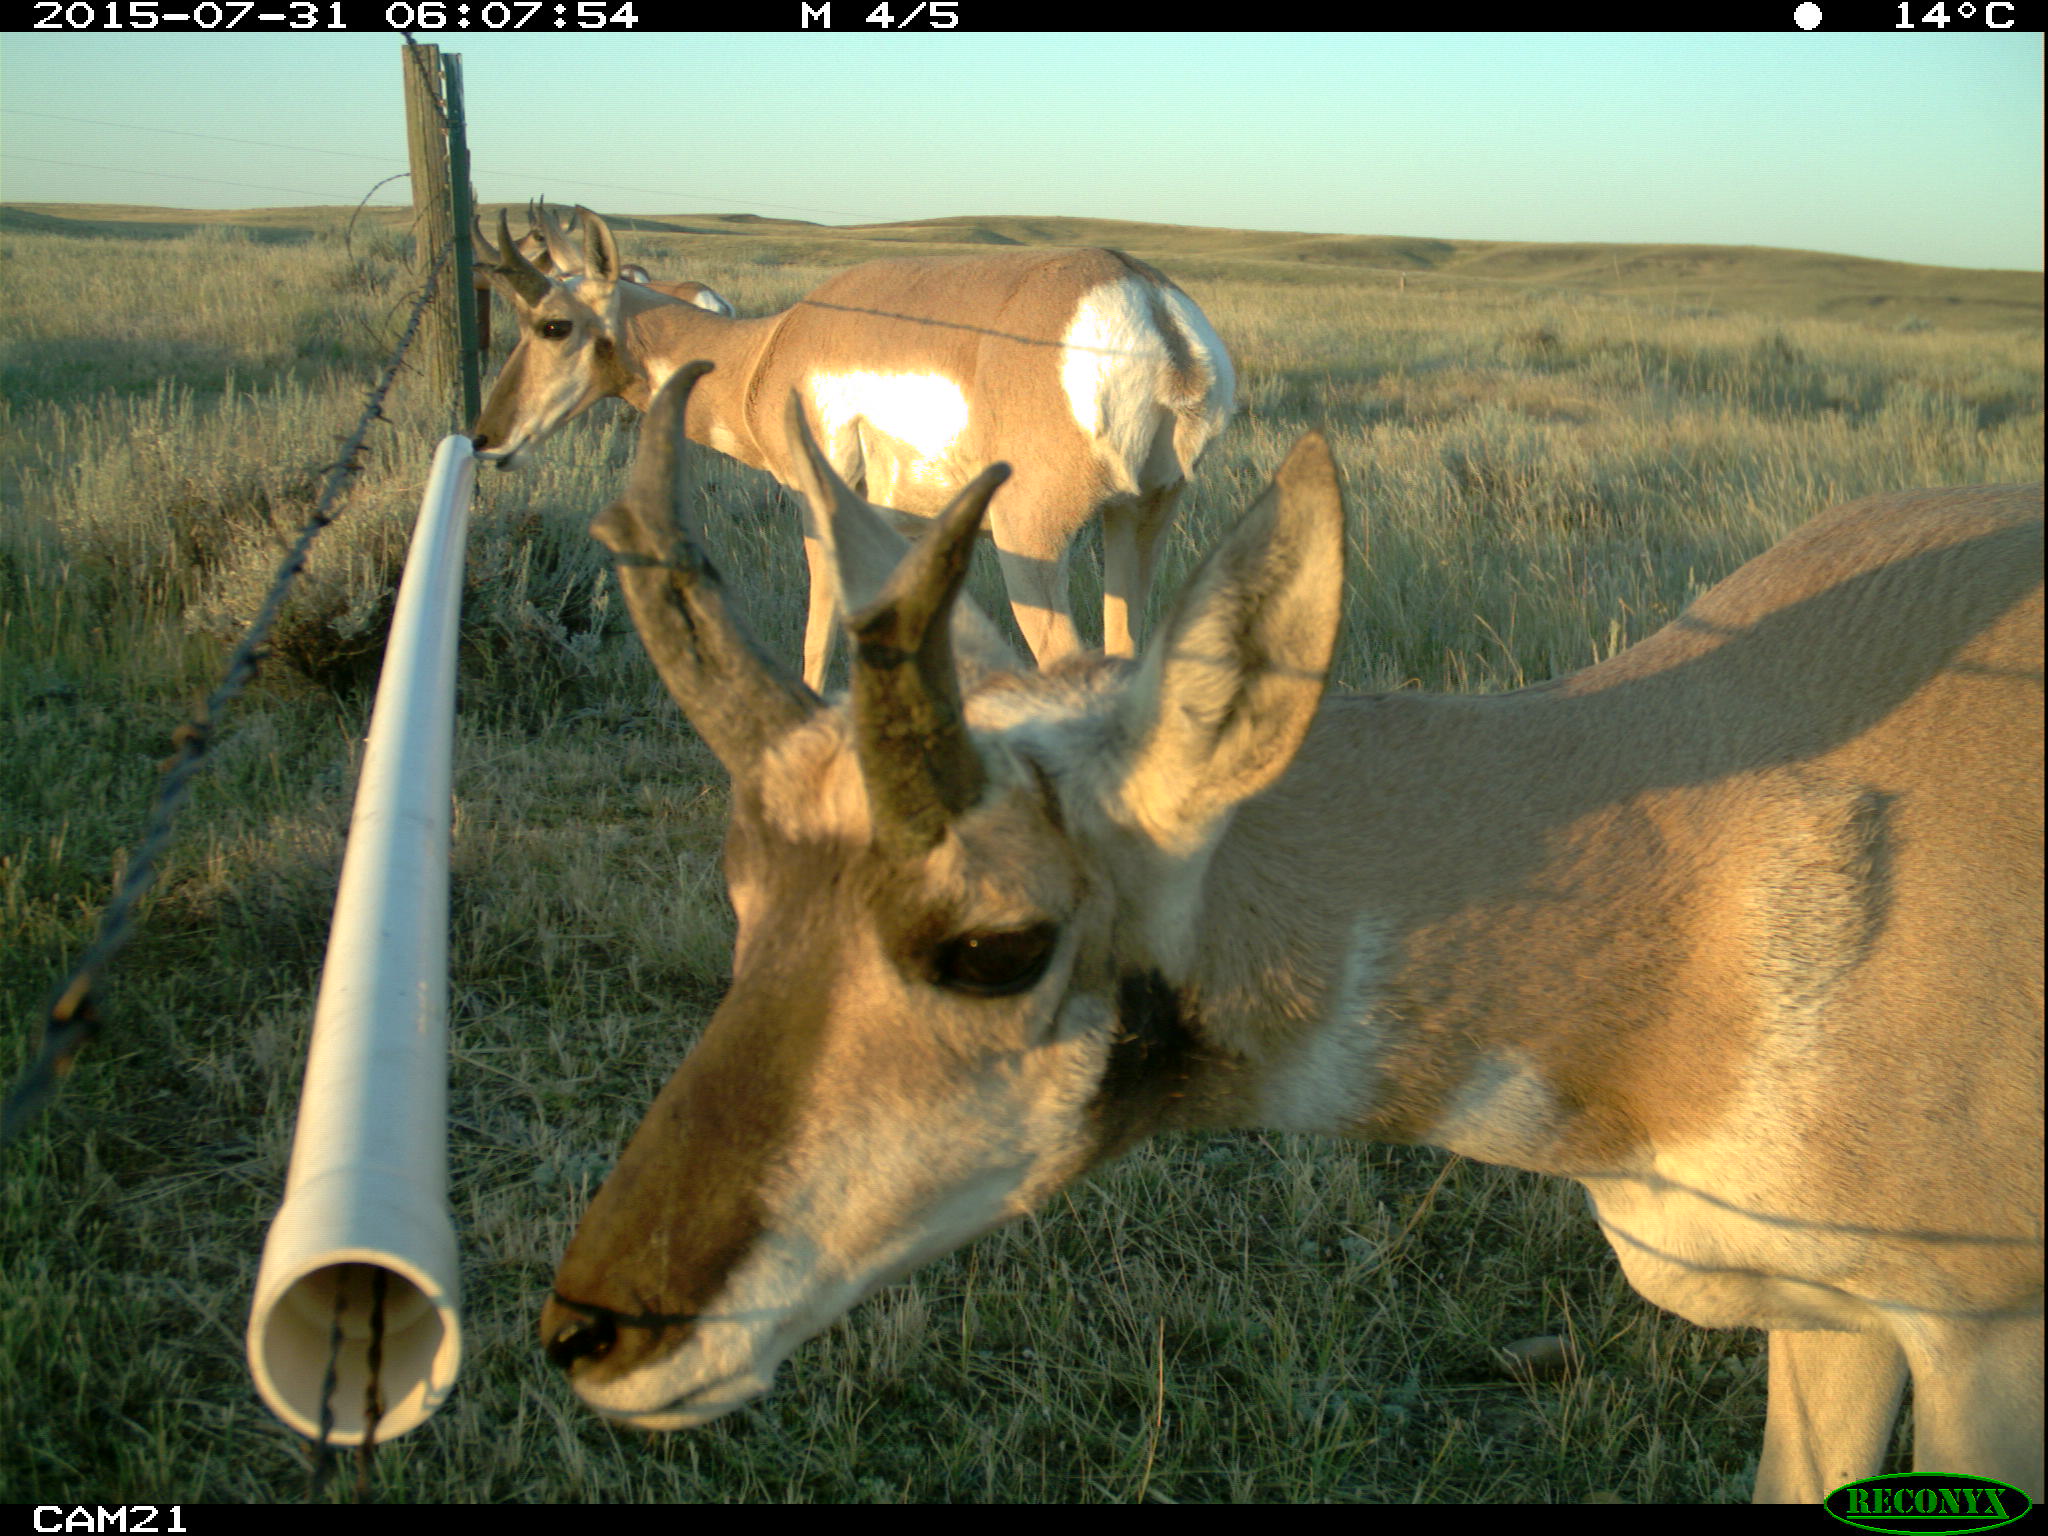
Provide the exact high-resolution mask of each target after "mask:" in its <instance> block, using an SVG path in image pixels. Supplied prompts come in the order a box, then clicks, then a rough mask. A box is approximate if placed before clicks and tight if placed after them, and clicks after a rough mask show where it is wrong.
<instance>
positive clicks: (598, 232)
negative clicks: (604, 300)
mask: <svg viewBox="0 0 2048 1536" xmlns="http://www.w3.org/2000/svg"><path fill="white" fill-rule="evenodd" d="M576 217H577V218H579V219H581V220H582V221H583V270H584V271H585V272H586V273H588V274H589V275H590V276H592V277H604V278H611V279H613V280H616V279H617V278H618V275H619V243H618V241H616V240H614V239H613V238H612V230H611V226H610V225H609V224H607V223H605V221H604V220H603V219H600V218H599V217H598V216H597V215H596V214H594V213H592V212H591V211H590V210H589V209H588V208H586V207H584V206H583V205H582V204H581V203H578V204H577V205H576Z"/></svg>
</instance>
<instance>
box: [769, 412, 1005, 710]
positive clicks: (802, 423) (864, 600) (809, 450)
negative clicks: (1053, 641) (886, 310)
mask: <svg viewBox="0 0 2048 1536" xmlns="http://www.w3.org/2000/svg"><path fill="white" fill-rule="evenodd" d="M782 426H783V433H784V439H785V441H786V442H787V444H788V449H787V452H786V454H785V457H786V459H787V461H788V463H789V464H790V466H791V468H792V469H793V470H794V472H795V475H796V478H795V480H794V481H793V482H792V483H793V485H794V488H795V489H796V490H798V491H799V492H801V493H802V494H803V497H804V500H805V501H807V502H809V503H810V518H809V521H808V523H807V524H806V531H807V533H808V535H809V536H810V537H812V538H815V539H817V540H818V542H819V543H821V544H823V545H824V546H825V548H826V550H827V551H829V559H828V560H827V562H826V563H827V564H828V565H829V567H830V568H831V572H832V580H833V583H834V591H833V595H834V597H835V598H836V599H837V600H838V604H839V611H840V612H841V613H842V614H847V613H854V612H858V611H859V610H861V609H863V608H866V607H867V606H868V605H870V604H871V603H873V602H874V601H875V600H876V599H877V598H879V597H880V596H881V594H882V589H883V588H884V587H886V586H888V584H889V578H890V577H892V576H894V575H895V574H896V570H897V567H899V566H900V565H902V564H903V557H904V556H905V554H907V553H908V552H909V550H910V540H909V539H908V538H906V537H905V536H904V532H903V530H902V528H901V526H900V524H898V523H897V522H895V521H894V518H895V517H896V516H898V515H899V514H891V513H890V512H888V511H887V510H886V509H884V508H881V507H876V506H874V505H872V504H871V503H869V502H868V501H866V500H865V499H863V498H862V497H861V496H860V494H859V493H858V492H856V491H854V490H853V489H852V488H851V487H850V486H848V485H847V483H846V482H845V481H844V480H843V479H841V478H840V475H839V471H838V470H837V469H835V468H833V466H832V461H831V460H830V459H828V458H826V457H825V451H824V450H823V449H822V448H820V447H819V446H818V440H817V439H816V438H815V437H813V436H812V435H811V424H810V422H809V420H808V419H806V417H805V416H804V406H803V397H802V396H801V395H799V394H798V393H797V392H796V391H795V390H793V389H792V390H791V391H790V392H789V404H788V406H787V407H785V409H784V411H783V415H782ZM986 473H988V474H992V475H995V476H996V479H995V482H994V483H995V484H998V485H999V484H1001V483H1002V479H1003V477H1004V476H1005V475H1006V474H1007V473H1008V471H1007V469H1006V468H1005V466H1003V465H996V466H994V467H993V468H992V469H990V470H988V471H986ZM918 521H919V522H921V523H922V522H925V520H924V519H918ZM928 526H929V525H928V524H927V531H928ZM951 627H952V631H953V653H954V660H955V662H956V663H957V664H958V667H959V671H960V675H961V678H962V680H963V681H967V682H970V683H971V681H972V680H973V679H976V678H979V677H981V676H984V675H986V674H987V673H990V672H1008V671H1013V670H1015V669H1016V668H1017V667H1018V666H1019V665H1020V660H1019V657H1018V655H1017V653H1016V651H1014V650H1013V649H1012V648H1011V646H1010V643H1009V642H1008V641H1007V640H1005V639H1004V638H1003V636H1002V633H1001V632H1000V631H999V630H998V629H997V628H996V627H995V626H994V625H993V624H991V623H990V622H989V621H988V615H986V614H985V613H983V612H982V611H981V609H980V607H979V606H978V605H976V603H975V602H974V600H973V598H971V597H969V598H963V599H962V600H960V601H958V602H956V603H954V605H953V616H952V625H951Z"/></svg>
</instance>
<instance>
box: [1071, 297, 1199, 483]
mask: <svg viewBox="0 0 2048 1536" xmlns="http://www.w3.org/2000/svg"><path fill="white" fill-rule="evenodd" d="M1155 298H1156V299H1157V301H1158V303H1159V304H1160V305H1163V306H1164V308H1165V309H1166V311H1167V312H1168V313H1169V314H1170V315H1171V316H1172V317H1173V319H1174V321H1175V328H1176V329H1177V330H1179V332H1180V334H1181V338H1182V341H1183V343H1184V345H1185V347H1186V349H1187V351H1188V353H1189V354H1190V356H1191V358H1192V361H1193V363H1194V365H1195V367H1196V369H1198V370H1199V371H1200V373H1201V374H1202V379H1203V382H1204V383H1205V384H1206V386H1207V387H1206V389H1204V390H1203V392H1202V393H1201V394H1200V395H1199V396H1191V397H1188V398H1185V399H1176V398H1175V396H1174V381H1173V374H1172V368H1173V357H1172V353H1171V352H1170V351H1169V349H1168V347H1167V341H1166V338H1165V337H1163V336H1161V335H1160V334H1159V328H1158V326H1157V325H1156V324H1155V323H1154V321H1153V318H1152V316H1153V309H1154V300H1155ZM1062 348H1063V350H1062V352H1061V355H1060V383H1061V385H1062V386H1063V387H1064V388H1065V389H1066V392H1067V403H1068V405H1069V407H1070V408H1071V409H1072V410H1073V413H1074V420H1075V421H1076V422H1077V423H1078V424H1079V425H1080V428H1081V430H1082V431H1083V432H1084V433H1086V434H1087V436H1088V438H1089V440H1090V441H1091V442H1092V443H1093V444H1094V445H1095V452H1096V455H1097V457H1098V458H1100V459H1101V461H1102V463H1103V465H1104V466H1105V467H1106V468H1107V469H1108V470H1109V473H1110V477H1111V480H1112V482H1113V483H1114V484H1115V486H1116V489H1117V490H1119V491H1121V492H1123V493H1124V494H1125V495H1137V494H1139V493H1140V492H1143V491H1150V490H1157V489H1160V488H1162V487H1164V486H1168V485H1172V484H1174V483H1176V482H1177V481H1180V480H1182V479H1185V478H1186V476H1187V473H1188V471H1189V470H1190V469H1192V468H1193V460H1194V458H1195V456H1196V455H1198V454H1199V453H1200V452H1201V450H1202V448H1203V446H1205V445H1206V444H1207V443H1208V441H1209V439H1210V438H1212V437H1214V436H1215V435H1216V434H1217V433H1218V432H1221V431H1222V430H1223V427H1224V424H1225V423H1226V422H1227V421H1228V420H1229V419H1230V412H1231V408H1232V405H1233V404H1234V402H1235V399H1236V393H1237V381H1236V377H1235V375H1234V374H1233V373H1232V371H1231V367H1230V357H1229V354H1228V353H1226V352H1225V351H1224V350H1223V343H1222V341H1221V340H1219V339H1218V337H1217V335H1216V333H1215V331H1213V330H1211V329H1210V327H1209V322H1208V321H1207V320H1206V319H1205V318H1204V317H1203V315H1202V312H1201V310H1199V309H1197V308H1196V307H1195V306H1194V305H1193V304H1192V303H1190V302H1189V301H1188V299H1187V297H1186V296H1185V295H1183V294H1180V293H1177V292H1175V291H1174V290H1173V289H1171V288H1161V289H1157V290H1155V289H1153V288H1152V287H1151V285H1150V284H1148V283H1146V282H1145V281H1144V280H1143V279H1142V278H1140V277H1138V276H1136V275H1135V274H1133V275H1131V276H1129V277H1125V278H1122V279H1120V280H1118V281H1117V282H1114V283H1105V284H1103V285H1102V286H1101V287H1099V288H1096V289H1093V290H1092V291H1090V292H1089V293H1088V294H1086V295H1085V296H1083V298H1082V300H1081V302H1080V305H1079V306H1078V307H1077V308H1076V309H1075V311H1074V318H1073V321H1072V323H1071V324H1069V325H1068V327H1067V334H1066V336H1065V337H1064V338H1063V340H1062ZM1188 416H1192V417H1194V418H1196V420H1197V421H1202V420H1206V421H1207V423H1208V424H1209V430H1208V431H1206V432H1202V431H1199V430H1198V431H1195V432H1193V433H1192V434H1188V433H1182V434H1181V436H1182V438H1183V441H1181V442H1180V443H1178V444H1177V443H1176V427H1178V426H1179V425H1180V422H1181V420H1182V419H1183V418H1184V417H1188ZM1182 450H1185V451H1182Z"/></svg>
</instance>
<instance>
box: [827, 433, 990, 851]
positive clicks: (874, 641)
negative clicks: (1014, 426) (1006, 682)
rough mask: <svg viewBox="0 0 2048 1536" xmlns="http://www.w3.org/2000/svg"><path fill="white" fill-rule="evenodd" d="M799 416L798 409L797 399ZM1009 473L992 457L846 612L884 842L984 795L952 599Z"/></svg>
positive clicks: (919, 835) (905, 837) (864, 771)
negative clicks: (866, 596) (958, 663)
mask: <svg viewBox="0 0 2048 1536" xmlns="http://www.w3.org/2000/svg"><path fill="white" fill-rule="evenodd" d="M792 409H793V410H795V411H796V412H797V413H798V414H799V417H800V416H801V412H802V407H801V406H798V405H793V406H792ZM1009 478H1010V466H1009V465H1007V464H991V465H990V466H989V467H988V468H987V469H985V470H983V471H982V472H981V473H980V474H979V475H978V476H976V477H975V479H974V481H973V482H972V483H971V484H969V485H968V486H967V487H966V488H965V489H963V490H962V491H961V492H960V494H959V495H958V496H956V497H955V498H954V499H953V504H952V506H950V507H948V508H947V509H946V510H945V511H944V512H942V513H940V514H939V516H938V517H937V518H936V519H934V521H933V525H932V528H931V530H930V531H929V532H928V533H926V534H925V535H924V536H923V537H922V538H920V539H919V540H918V541H917V542H916V543H915V544H913V545H912V546H911V548H910V553H909V555H908V556H906V557H905V559H904V560H903V562H902V564H900V565H899V566H897V568H896V572H895V574H894V575H893V576H892V577H891V578H890V579H889V582H888V584H887V585H886V586H884V587H883V589H882V591H881V594H880V595H879V596H878V597H876V599H875V600H874V601H873V602H872V603H870V604H868V605H867V606H866V607H865V608H862V609H860V610H859V611H857V612H854V613H850V614H848V615H847V618H846V631H847V634H848V635H849V636H850V637H851V638H852V641H853V672H852V680H853V686H852V695H853V733H854V745H855V750H856V751H857V752H858V754H859V757H860V766H861V778H862V779H863V780H864V781H865V782H866V784H867V787H868V801H869V806H870V813H871V815H872V816H873V818H874V825H875V837H876V840H877V842H878V843H881V844H882V845H884V846H885V847H889V848H892V849H894V850H896V851H898V852H901V853H906V854H916V853H922V852H923V851H924V850H925V849H927V848H930V847H931V846H933V845H934V844H935V843H937V842H938V841H939V839H940V838H941V837H943V836H944V835H945V832H946V828H947V826H948V825H949V824H950V823H951V822H952V821H954V820H955V819H956V818H957V817H958V816H959V815H960V813H961V812H963V811H965V810H966V809H967V808H968V807H969V806H971V805H973V804H974V802H975V801H976V800H977V799H979V798H980V796H981V788H982V785H983V783H984V782H985V780H986V775H985V774H984V773H983V772H982V767H981V759H980V758H979V757H977V756H976V755H975V752H974V747H973V745H972V744H971V743H970V742H969V741H968V739H967V722H966V719H965V718H964V717H963V715H962V714H961V709H960V676H959V673H958V671H957V670H956V668H955V665H954V659H953V625H952V614H953V606H954V603H955V602H956V601H957V600H958V599H959V596H960V585H961V583H962V582H964V581H965V580H966V579H967V566H968V562H969V560H970V559H971V558H972V557H973V554H974V537H975V535H976V534H977V533H979V532H980V531H981V519H982V516H983V514H985V513H986V512H987V511H988V503H989V498H990V497H991V496H993V495H994V494H995V492H996V488H997V487H998V486H1000V485H1001V484H1002V483H1003V482H1004V481H1005V480H1007V479H1009Z"/></svg>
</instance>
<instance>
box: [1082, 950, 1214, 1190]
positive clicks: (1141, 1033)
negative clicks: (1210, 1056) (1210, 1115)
mask: <svg viewBox="0 0 2048 1536" xmlns="http://www.w3.org/2000/svg"><path fill="white" fill-rule="evenodd" d="M1199 1059H1200V1040H1199V1038H1198V1037H1197V1035H1196V1034H1195V1031H1194V1030H1193V1029H1192V1028H1190V1027H1189V1024H1188V1017H1187V1009H1186V1007H1185V1004H1184V1000H1183V999H1182V997H1181V996H1180V994H1179V993H1177V992H1175V991H1174V990H1173V988H1171V987H1169V986H1168V985H1167V984H1166V979H1165V978H1164V977H1163V976H1161V975H1160V974H1159V973H1158V972H1157V971H1134V972H1132V973H1131V974H1129V975H1127V976H1125V977H1123V978H1122V979H1121V980H1120V981H1118V983H1117V989H1116V1035H1115V1037H1114V1038H1113V1039H1112V1040H1111V1041H1110V1046H1109V1064H1108V1066H1107V1067H1106V1068H1105V1069H1104V1070H1103V1074H1102V1083H1101V1086H1099V1087H1098V1088H1097V1089H1096V1090H1095V1102H1094V1104H1093V1105H1092V1106H1090V1111H1089V1113H1090V1115H1091V1117H1092V1118H1093V1119H1094V1121H1095V1125H1096V1134H1097V1136H1098V1138H1099V1146H1100V1151H1099V1155H1100V1156H1102V1157H1113V1156H1115V1155H1116V1154H1117V1153H1119V1152H1121V1151H1123V1150H1124V1148H1126V1147H1128V1146H1129V1145H1130V1144H1131V1143H1132V1142H1134V1141H1137V1140H1139V1139H1140V1138H1142V1137H1145V1136H1148V1135H1150V1134H1151V1133H1152V1132H1153V1131H1155V1130H1158V1129H1159V1128H1160V1127H1161V1125H1163V1124H1165V1123H1167V1122H1169V1121H1171V1120H1172V1119H1173V1118H1174V1109H1175V1106H1176V1104H1177V1103H1178V1101H1180V1100H1181V1099H1183V1098H1184V1097H1185V1096H1186V1094H1187V1092H1188V1085H1189V1080H1190V1079H1191V1078H1192V1077H1193V1076H1194V1073H1195V1069H1196V1067H1197V1065H1198V1064H1199Z"/></svg>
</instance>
